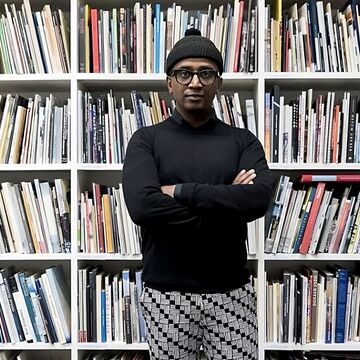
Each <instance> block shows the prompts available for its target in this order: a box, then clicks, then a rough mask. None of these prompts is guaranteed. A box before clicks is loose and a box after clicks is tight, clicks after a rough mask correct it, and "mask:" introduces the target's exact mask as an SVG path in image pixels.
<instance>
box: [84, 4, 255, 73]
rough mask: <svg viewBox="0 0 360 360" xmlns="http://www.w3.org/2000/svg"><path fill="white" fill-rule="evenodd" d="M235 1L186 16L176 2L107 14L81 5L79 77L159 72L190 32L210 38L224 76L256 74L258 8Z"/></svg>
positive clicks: (117, 10)
mask: <svg viewBox="0 0 360 360" xmlns="http://www.w3.org/2000/svg"><path fill="white" fill-rule="evenodd" d="M247 4H248V6H247V12H246V11H245V2H244V1H243V0H241V1H240V0H234V4H233V6H231V5H230V3H229V4H228V5H227V6H225V7H224V5H221V6H219V7H218V8H214V9H213V8H212V5H211V4H209V6H208V10H207V11H200V10H197V11H187V10H184V9H183V8H182V6H181V5H177V4H176V3H175V2H174V3H173V4H172V6H171V7H168V8H167V10H161V5H160V4H159V3H155V4H142V5H141V4H140V3H139V2H136V3H135V4H134V7H133V8H123V7H121V8H120V9H115V8H113V9H112V10H106V9H96V8H91V7H90V5H89V4H86V5H84V6H80V10H79V12H80V16H79V23H80V25H79V37H80V39H79V57H80V59H79V64H80V72H94V73H99V72H105V73H123V72H125V73H127V72H131V73H162V72H164V63H165V59H166V57H167V55H168V53H169V51H170V50H171V49H172V47H173V45H174V44H175V43H176V42H177V41H178V40H179V39H181V38H182V37H183V36H184V35H185V31H186V29H188V28H191V27H194V28H197V29H199V30H200V31H201V34H202V35H203V36H206V37H208V38H210V39H211V40H212V41H213V42H214V43H215V45H216V46H217V48H218V49H219V51H220V52H221V53H222V55H223V58H224V65H225V66H224V69H225V71H227V72H238V71H239V72H245V71H246V72H254V71H257V65H256V64H257V30H256V29H257V9H256V6H255V8H254V9H253V8H252V0H250V1H247Z"/></svg>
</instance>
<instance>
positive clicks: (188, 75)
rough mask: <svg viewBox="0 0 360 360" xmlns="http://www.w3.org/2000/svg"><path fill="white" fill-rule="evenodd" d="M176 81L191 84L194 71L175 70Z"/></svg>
mask: <svg viewBox="0 0 360 360" xmlns="http://www.w3.org/2000/svg"><path fill="white" fill-rule="evenodd" d="M174 74H175V77H176V81H177V82H178V83H179V84H183V85H189V84H190V82H191V79H192V77H193V73H192V72H190V71H188V70H176V71H174Z"/></svg>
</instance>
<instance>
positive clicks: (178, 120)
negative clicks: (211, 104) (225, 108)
mask: <svg viewBox="0 0 360 360" xmlns="http://www.w3.org/2000/svg"><path fill="white" fill-rule="evenodd" d="M171 118H172V119H173V121H174V122H175V123H176V124H178V125H180V126H187V127H190V128H192V129H205V128H208V127H212V126H214V125H215V124H216V122H217V121H218V118H217V117H216V113H215V110H214V109H211V111H210V114H209V118H208V121H206V122H205V123H203V124H202V125H200V126H197V127H194V126H192V125H191V124H190V123H189V122H188V121H186V120H185V119H184V118H183V117H182V115H181V114H180V113H179V112H178V111H177V110H176V108H175V110H174V112H173V114H172V116H171Z"/></svg>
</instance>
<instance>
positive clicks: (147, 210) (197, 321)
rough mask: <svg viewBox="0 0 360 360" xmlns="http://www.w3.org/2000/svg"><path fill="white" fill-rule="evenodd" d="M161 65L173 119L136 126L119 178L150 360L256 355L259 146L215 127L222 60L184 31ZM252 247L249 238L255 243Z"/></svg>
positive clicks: (262, 204)
mask: <svg viewBox="0 0 360 360" xmlns="http://www.w3.org/2000/svg"><path fill="white" fill-rule="evenodd" d="M186 35H187V36H185V37H184V38H183V39H181V40H179V41H178V42H177V43H176V44H175V46H174V48H173V49H172V50H171V51H170V53H169V55H168V58H167V61H166V73H167V86H168V90H169V92H170V93H171V94H172V96H173V97H174V99H175V102H176V110H175V112H174V114H173V115H172V116H171V117H169V118H168V119H167V120H166V121H164V122H163V123H161V124H157V125H154V126H150V127H146V128H141V129H139V130H138V131H137V132H136V133H135V134H134V135H133V137H132V138H131V140H130V142H129V145H128V149H127V154H126V159H125V164H124V171H123V187H124V194H125V201H126V204H127V206H128V209H129V212H130V216H131V218H132V219H133V221H134V222H135V223H136V224H138V225H140V227H141V233H142V254H143V280H144V283H145V288H144V292H143V294H142V302H141V303H142V310H143V314H144V318H145V322H146V325H147V329H148V342H149V346H150V353H151V357H152V359H186V360H192V359H196V356H197V353H198V351H199V348H200V346H201V345H202V347H203V349H204V352H205V354H206V356H207V357H208V358H209V359H255V358H256V357H257V324H256V300H255V294H254V289H253V287H252V285H251V284H250V283H249V272H248V270H247V269H246V267H245V265H246V259H247V254H246V245H245V240H246V236H247V222H249V221H252V220H254V219H256V218H259V217H261V216H263V215H264V214H265V212H266V210H267V207H268V204H269V201H270V199H271V194H272V188H273V180H272V177H271V173H270V171H269V169H268V166H267V163H266V160H265V157H264V151H263V149H262V146H261V144H260V142H259V140H258V139H257V138H256V137H255V136H254V135H253V134H252V133H251V132H250V131H248V130H245V129H238V128H233V127H230V126H228V125H226V124H224V123H223V122H222V121H220V120H218V119H217V118H216V116H215V112H214V110H213V109H212V100H213V98H214V96H215V94H216V92H217V91H218V90H219V89H220V87H221V84H222V79H221V78H220V76H221V74H222V72H223V59H222V56H221V54H220V52H219V51H218V50H217V48H216V47H215V45H214V44H213V43H212V42H211V41H210V40H209V39H207V38H205V37H202V36H200V35H199V32H198V31H188V32H187V34H186ZM252 241H253V240H252Z"/></svg>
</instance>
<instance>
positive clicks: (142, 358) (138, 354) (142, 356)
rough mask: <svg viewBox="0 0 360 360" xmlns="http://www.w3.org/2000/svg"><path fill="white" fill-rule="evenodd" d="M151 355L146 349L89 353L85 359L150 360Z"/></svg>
mask: <svg viewBox="0 0 360 360" xmlns="http://www.w3.org/2000/svg"><path fill="white" fill-rule="evenodd" d="M148 359H150V355H149V353H148V352H145V351H120V352H119V353H118V354H116V355H105V354H103V353H101V354H96V355H91V354H88V355H86V357H85V358H84V360H148Z"/></svg>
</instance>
